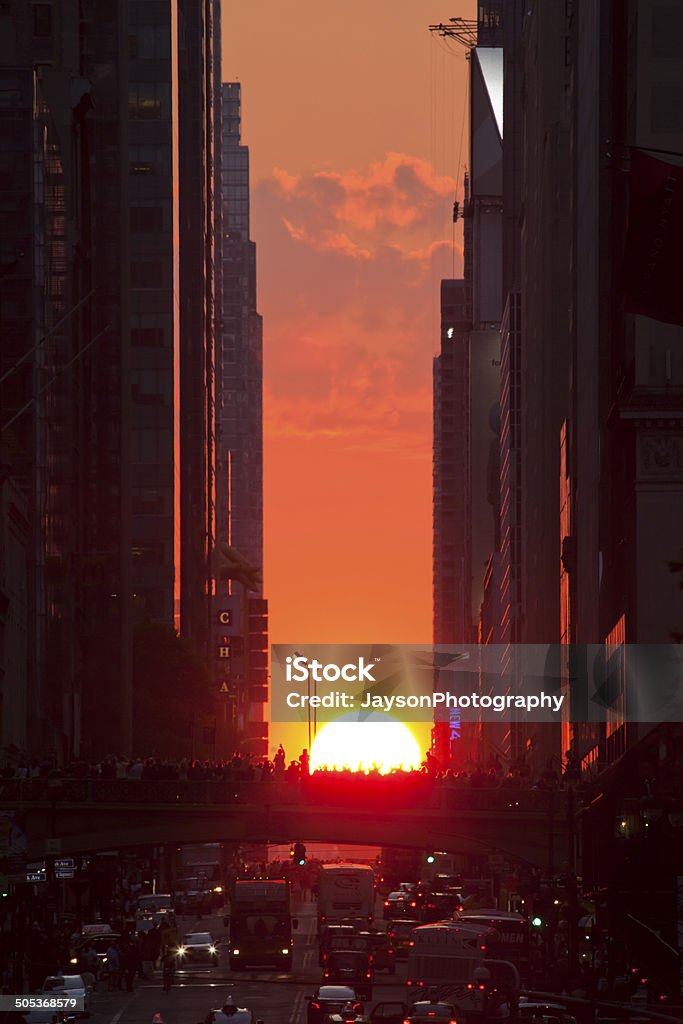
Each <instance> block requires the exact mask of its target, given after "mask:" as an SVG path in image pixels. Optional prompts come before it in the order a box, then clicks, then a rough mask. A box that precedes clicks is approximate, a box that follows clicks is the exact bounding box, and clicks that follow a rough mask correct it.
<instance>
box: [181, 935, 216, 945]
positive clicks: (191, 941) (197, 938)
mask: <svg viewBox="0 0 683 1024" xmlns="http://www.w3.org/2000/svg"><path fill="white" fill-rule="evenodd" d="M211 941H212V940H211V936H210V935H209V933H208V932H193V933H192V935H186V936H185V945H186V946H201V945H205V944H207V943H208V945H211Z"/></svg>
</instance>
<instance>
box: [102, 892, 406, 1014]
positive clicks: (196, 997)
mask: <svg viewBox="0 0 683 1024" xmlns="http://www.w3.org/2000/svg"><path fill="white" fill-rule="evenodd" d="M294 913H295V916H296V918H297V919H298V921H299V927H298V929H297V931H296V932H295V933H294V935H295V938H294V969H293V971H292V973H291V974H278V973H276V972H275V971H269V972H259V971H248V972H247V971H245V972H240V973H236V972H230V971H229V970H228V967H227V962H226V960H227V957H226V947H225V938H224V937H225V935H226V929H225V928H224V925H223V916H224V915H223V913H221V914H219V915H217V916H211V917H203V918H201V919H199V920H197V919H195V918H190V917H179V918H178V923H179V929H178V931H179V935H180V936H181V938H182V937H183V936H184V935H185V934H187V932H189V931H209V932H210V933H211V935H212V936H213V937H214V938H216V939H217V940H218V943H219V945H218V948H219V951H220V959H219V966H218V967H217V968H216V969H214V970H209V969H201V968H197V969H193V970H187V971H183V970H181V971H178V973H177V974H176V977H175V981H174V983H173V987H172V989H171V991H170V992H164V991H163V987H162V981H161V971H160V970H155V972H154V976H153V977H152V978H150V979H147V980H142V981H137V982H136V986H135V989H134V991H133V992H130V993H129V992H106V991H103V992H97V993H96V995H95V999H94V1012H93V1014H92V1017H91V1018H90V1022H91V1024H150V1022H151V1020H152V1018H153V1016H154V1014H155V1013H161V1015H162V1017H163V1020H164V1024H200V1022H203V1021H204V1018H205V1017H206V1014H207V1013H208V1011H209V1010H210V1009H216V1008H218V1007H220V1006H221V1004H222V1003H223V1001H224V999H225V997H226V996H228V995H230V996H232V998H233V1000H234V1002H235V1003H236V1005H238V1006H246V1007H247V1008H249V1009H250V1010H253V1012H254V1015H255V1017H256V1018H257V1019H258V1020H263V1021H264V1024H305V1021H306V1005H307V1004H306V998H305V997H306V995H310V994H312V992H313V991H314V989H315V987H316V985H318V984H319V983H320V977H321V970H320V968H319V967H318V963H317V944H316V916H315V915H316V904H315V902H304V903H300V904H299V905H298V906H296V907H295V908H294ZM400 971H401V967H400V966H399V972H400ZM374 989H375V991H374V993H373V1000H372V1002H370V1003H368V1004H366V1010H367V1011H369V1010H370V1009H371V1007H372V1005H373V1004H374V1003H376V1002H380V1001H383V1000H392V1001H393V1000H400V999H403V996H404V991H405V989H404V986H403V984H402V982H401V980H398V981H397V979H396V977H395V976H392V975H388V974H384V973H382V974H378V975H376V977H375V982H374Z"/></svg>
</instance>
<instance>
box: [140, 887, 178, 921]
mask: <svg viewBox="0 0 683 1024" xmlns="http://www.w3.org/2000/svg"><path fill="white" fill-rule="evenodd" d="M173 906H174V901H173V896H172V895H171V893H170V892H157V893H146V894H145V895H144V896H138V902H137V907H136V909H137V911H138V913H139V914H140V915H141V916H142V914H153V913H155V912H156V911H157V910H167V911H170V912H171V913H173Z"/></svg>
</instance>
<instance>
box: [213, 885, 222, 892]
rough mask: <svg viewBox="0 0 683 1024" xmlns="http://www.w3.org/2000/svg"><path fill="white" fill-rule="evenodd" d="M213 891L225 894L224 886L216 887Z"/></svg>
mask: <svg viewBox="0 0 683 1024" xmlns="http://www.w3.org/2000/svg"><path fill="white" fill-rule="evenodd" d="M213 891H214V892H217V893H221V892H223V886H222V885H217V886H216V887H215V888H214V890H213Z"/></svg>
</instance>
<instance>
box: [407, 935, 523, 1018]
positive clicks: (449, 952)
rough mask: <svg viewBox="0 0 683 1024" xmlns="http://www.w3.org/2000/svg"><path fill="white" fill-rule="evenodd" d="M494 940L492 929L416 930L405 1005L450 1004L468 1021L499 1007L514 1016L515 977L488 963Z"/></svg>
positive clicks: (506, 967)
mask: <svg viewBox="0 0 683 1024" xmlns="http://www.w3.org/2000/svg"><path fill="white" fill-rule="evenodd" d="M492 937H495V933H494V932H493V930H492V929H490V928H487V927H485V926H479V925H471V924H460V923H456V922H455V921H440V922H438V923H437V924H425V925H420V927H419V928H416V929H415V930H414V932H413V937H412V939H411V942H410V947H409V951H408V971H407V978H406V993H407V999H408V1002H415V1001H417V1000H421V999H425V998H437V999H439V1000H443V1001H444V1002H446V1003H451V1004H452V1005H453V1006H454V1007H455V1008H456V1010H457V1011H458V1013H461V1014H463V1015H464V1016H466V1017H467V1020H468V1021H469V1020H470V1019H472V1020H476V1019H477V1018H480V1017H484V1016H485V1015H493V1014H494V1013H495V1012H498V1011H499V1010H502V1009H503V1007H506V1008H507V1010H508V1012H513V1013H514V1012H516V1007H517V1005H518V1003H519V992H520V981H519V972H518V971H517V968H516V967H515V965H514V964H512V963H510V962H509V961H505V960H498V959H495V958H491V956H490V953H489V946H488V943H489V939H490V938H492Z"/></svg>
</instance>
